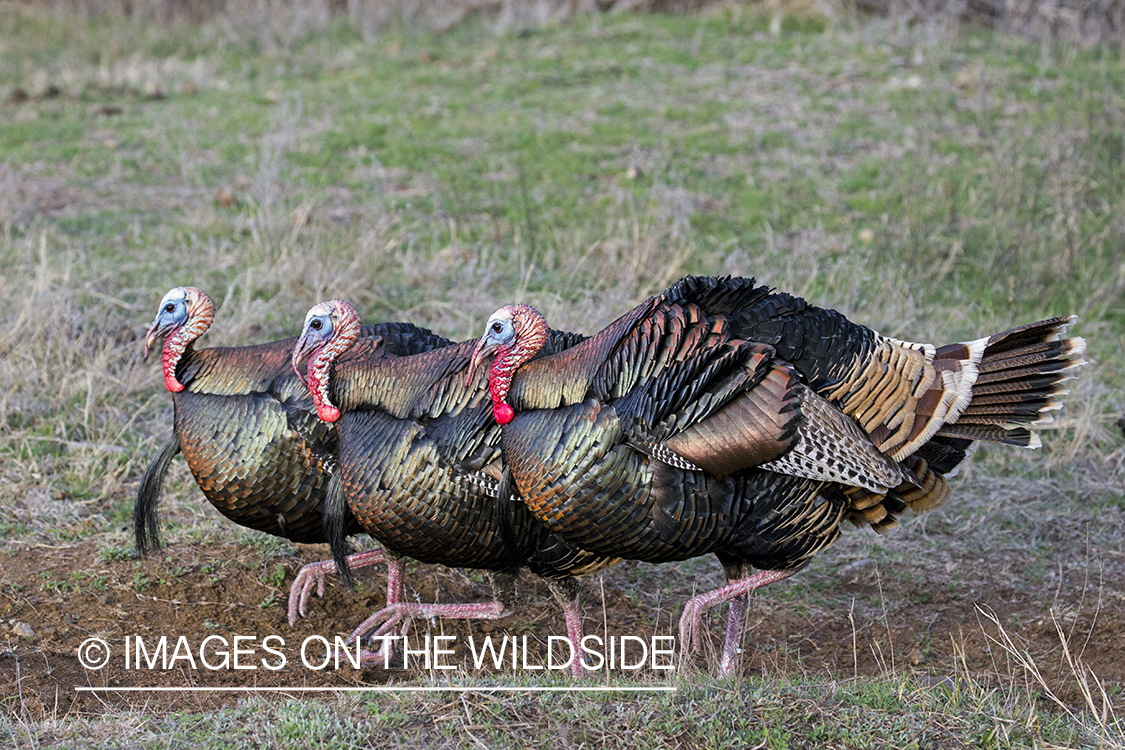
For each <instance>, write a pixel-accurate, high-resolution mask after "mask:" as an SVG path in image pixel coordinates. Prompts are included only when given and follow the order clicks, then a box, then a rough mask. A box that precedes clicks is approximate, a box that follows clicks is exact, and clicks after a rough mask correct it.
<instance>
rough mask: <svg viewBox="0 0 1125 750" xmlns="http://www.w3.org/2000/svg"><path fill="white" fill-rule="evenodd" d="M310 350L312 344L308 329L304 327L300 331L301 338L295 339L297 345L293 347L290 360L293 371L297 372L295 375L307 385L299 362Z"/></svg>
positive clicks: (303, 359)
mask: <svg viewBox="0 0 1125 750" xmlns="http://www.w3.org/2000/svg"><path fill="white" fill-rule="evenodd" d="M312 350H313V345H312V343H311V342H310V341H309V329H307V328H306V329H305V330H303V331H301V338H299V339H297V345H296V346H294V347H293V359H292V360H291V362H292V365H293V372H295V373H297V377H298V378H300V379H301V382H302V383H304V384H305V385H308V381H307V380H306V379H305V376H304V375H303V374H302V373H301V363H302V362H304V361H305V358H306V357H308V356H309V354H310V353H311V352H312Z"/></svg>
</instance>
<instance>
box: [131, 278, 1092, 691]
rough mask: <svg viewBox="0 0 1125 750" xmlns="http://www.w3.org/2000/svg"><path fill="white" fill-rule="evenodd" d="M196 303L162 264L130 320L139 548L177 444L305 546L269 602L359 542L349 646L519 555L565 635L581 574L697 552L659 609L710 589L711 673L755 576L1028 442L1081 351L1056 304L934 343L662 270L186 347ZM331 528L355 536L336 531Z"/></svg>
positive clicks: (702, 598)
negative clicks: (142, 364) (311, 546)
mask: <svg viewBox="0 0 1125 750" xmlns="http://www.w3.org/2000/svg"><path fill="white" fill-rule="evenodd" d="M214 314H215V308H214V304H213V303H212V301H211V299H210V298H209V297H208V296H207V295H206V294H205V293H204V292H203V291H201V290H200V289H197V288H195V287H179V288H176V289H173V290H171V291H170V292H168V293H167V294H166V295H165V296H164V298H163V299H162V300H161V301H160V306H159V308H158V311H157V314H156V318H155V320H154V321H153V322H152V325H151V327H150V328H149V329H148V332H147V335H146V336H145V352H146V354H147V353H148V352H149V351H150V350H151V348H152V346H153V345H154V343H155V342H156V340H157V339H163V344H162V348H161V365H162V368H163V374H164V384H165V387H166V389H167V390H168V391H169V392H170V393H171V394H172V401H173V404H174V427H173V433H172V436H171V438H170V439H169V440H168V441H167V442H166V443H165V444H164V445H163V446H162V447H161V449H160V450H159V452H158V453H157V455H156V456H155V457H154V458H153V460H152V462H151V463H150V465H149V467H148V469H147V470H146V472H145V474H144V477H143V479H142V481H141V484H140V488H139V490H138V494H137V500H136V506H135V516H134V518H135V536H136V544H137V548H138V550H139V551H141V552H145V551H148V550H150V549H153V548H157V547H159V546H160V538H159V533H158V531H159V523H158V518H157V506H158V500H159V496H160V493H161V486H162V484H163V480H164V476H165V474H166V472H167V470H168V468H169V465H170V463H171V461H172V459H173V458H174V456H175V454H176V453H182V454H183V455H184V459H185V460H186V461H187V465H188V467H189V469H190V470H191V473H192V475H193V476H194V477H195V479H196V482H197V483H198V484H199V488H200V489H201V490H202V491H203V494H204V496H206V498H207V499H208V500H209V501H210V502H211V504H212V505H214V506H215V508H216V509H217V510H218V511H219V512H220V513H221V514H223V515H224V516H226V517H227V518H229V519H230V520H232V521H234V522H235V523H237V524H239V525H241V526H245V527H247V528H251V529H255V530H257V531H262V532H265V533H267V534H272V535H275V536H279V537H284V538H286V539H290V540H292V541H295V542H303V543H325V542H326V543H328V544H329V545H330V546H331V549H332V554H333V559H332V560H328V561H325V562H320V563H313V564H311V565H306V566H305V567H304V568H302V569H301V570H300V571H299V573H298V574H297V577H296V580H295V581H294V582H293V585H292V588H291V590H290V596H289V608H288V617H289V623H290V625H293V624H295V623H296V621H297V618H298V617H299V616H303V615H305V614H306V612H307V606H308V601H309V599H310V597H311V596H312V593H313V591H314V590H316V591H317V593H318V594H320V595H323V593H324V587H325V583H326V580H327V578H328V576H330V575H333V574H338V575H340V576H341V577H342V578H343V579H344V580H345V581H350V576H351V571H352V570H353V569H354V568H358V567H361V566H366V565H372V564H376V563H380V562H385V563H386V564H387V567H388V573H387V597H386V605H385V606H384V607H383V608H382V609H380V610H379V611H377V612H375V613H374V614H372V615H371V617H369V618H368V619H367V620H365V621H364V622H362V623H360V624H359V625H358V626H357V627H355V629H354V631H353V633H352V638H353V639H355V640H357V641H359V642H360V643H369V644H373V643H376V642H379V641H377V640H375V639H378V637H379V636H383V635H389V634H392V633H393V632H395V631H398V632H405V629H406V628H408V627H409V625H410V623H411V621H412V620H414V619H417V618H434V617H442V618H473V619H497V618H503V617H507V616H509V615H510V614H512V612H513V611H514V610H515V609H516V608H517V607H518V605H519V597H518V595H517V588H516V581H517V578H518V575H519V573H520V570H521V569H522V568H526V569H527V570H528V571H529V572H530V573H531V574H532V575H535V576H538V577H540V578H542V579H543V581H544V582H545V584H546V586H547V587H548V590H549V591H550V592H551V593H552V595H553V596H554V598H555V599H556V601H557V602H558V604H559V606H560V607H561V608H562V611H563V615H564V620H565V623H566V631H567V632H566V637H567V639H568V640H569V642H570V643H571V645H572V648H574V650H573V652H572V653H580V651H579V650H578V648H577V646H578V644H580V643H581V641H582V638H583V615H582V610H581V608H580V604H579V584H578V581H577V579H578V578H579V577H581V576H583V575H586V574H588V573H592V572H595V571H598V570H602V569H604V568H606V567H608V566H612V565H614V564H616V563H617V562H619V561H621V560H624V559H629V560H642V561H646V562H652V563H663V562H672V561H677V560H686V559H689V558H694V557H698V556H701V555H708V554H714V555H716V556H717V558H718V560H719V562H720V563H721V565H722V567H723V570H724V572H725V574H726V579H727V581H726V584H725V585H723V586H720V587H717V588H715V589H713V590H710V591H707V592H705V593H702V594H700V595H698V596H695V597H693V598H692V599H690V600H689V601H687V602H686V603H685V604H684V607H683V613H682V616H681V618H680V621H679V639H678V644H679V647H680V650H681V654H687V653H691V652H693V651H698V649H699V647H700V643H701V639H702V632H701V628H702V616H703V614H704V613H705V612H706V611H707V610H708V609H711V608H713V607H716V606H718V605H720V604H722V603H723V602H729V604H730V606H729V609H728V615H727V627H726V639H725V643H724V646H723V650H722V655H721V660H720V664H719V671H720V673H721V674H729V673H731V672H732V671H734V670H735V669H736V667H737V664H738V658H737V655H738V653H739V642H740V640H741V637H742V629H743V626H744V621H745V616H746V608H747V603H748V599H749V595H750V594H751V593H752V592H753V591H754V590H755V589H757V588H760V587H762V586H764V585H766V584H769V583H773V582H775V581H779V580H782V579H784V578H787V577H789V576H791V575H793V574H794V573H795V572H797V571H798V570H800V569H801V568H802V567H803V566H804V565H805V564H806V563H807V562H808V561H809V560H810V559H811V558H812V556H813V555H815V554H816V553H817V552H819V551H820V550H822V549H824V548H825V547H827V546H828V545H830V544H832V542H834V541H835V540H836V539H837V538H838V537H839V535H840V526H841V524H842V522H843V521H849V522H851V523H852V524H855V525H857V526H863V525H867V526H870V527H871V528H873V529H874V530H875V531H876V532H879V533H883V532H885V531H888V530H889V529H891V528H893V527H894V526H895V525H897V523H898V517H899V516H900V515H902V514H903V513H904V512H905V511H906V510H907V509H910V510H912V511H914V512H924V511H928V510H931V509H933V508H936V507H938V506H939V505H941V504H942V503H944V502H945V501H946V500H947V499H948V498H949V495H950V488H949V484H948V482H947V479H948V478H949V477H951V476H953V475H954V474H955V473H956V471H957V470H958V468H959V466H960V465H961V463H962V462H963V461H964V460H965V459H966V457H967V456H968V455H969V454H970V453H971V452H972V450H973V448H974V447H975V444H976V443H977V442H978V441H986V442H994V443H1006V444H1009V445H1015V446H1022V447H1029V448H1034V447H1037V446H1039V444H1040V440H1039V435H1038V431H1039V430H1040V429H1041V428H1042V427H1044V426H1045V425H1047V424H1048V423H1050V422H1051V421H1052V412H1053V411H1055V410H1057V409H1059V408H1060V407H1061V401H1060V399H1061V397H1062V396H1064V395H1066V393H1067V390H1065V383H1066V381H1067V380H1070V379H1071V378H1074V377H1075V376H1076V374H1077V370H1078V368H1079V366H1080V365H1082V364H1084V359H1083V352H1084V351H1085V342H1084V341H1083V339H1081V338H1077V337H1068V336H1067V335H1066V329H1067V326H1068V325H1070V324H1072V323H1073V322H1074V318H1073V317H1060V318H1053V319H1050V320H1044V321H1040V322H1037V323H1031V324H1029V325H1024V326H1020V327H1018V328H1013V329H1012V330H1009V331H1004V332H1003V333H997V334H994V335H992V336H987V337H985V338H981V339H977V340H975V341H968V342H964V343H956V344H949V345H946V346H940V347H936V346H933V345H931V344H919V343H910V342H906V341H899V340H896V339H893V338H889V337H886V336H882V335H880V334H878V333H876V332H875V331H872V330H871V329H869V328H866V327H864V326H862V325H859V324H857V323H853V322H851V321H850V320H848V319H847V318H845V317H844V316H843V315H841V314H840V313H838V312H836V311H835V310H828V309H822V308H818V307H814V306H813V305H811V304H809V303H807V302H806V301H805V300H803V299H801V298H799V297H795V296H793V295H790V294H786V293H784V292H778V291H775V290H772V289H770V288H768V287H766V286H761V285H758V284H756V283H755V281H754V280H753V279H745V278H704V277H691V276H689V277H685V278H683V279H681V280H680V281H678V282H676V283H675V284H673V285H671V286H670V287H668V288H667V289H666V290H664V291H663V292H662V293H660V294H658V295H656V296H654V297H652V298H650V299H648V300H646V301H644V302H643V303H641V304H640V305H638V306H637V307H635V308H634V309H632V310H630V311H629V312H627V313H625V314H624V315H623V316H621V317H620V318H618V319H617V320H616V321H614V322H613V323H611V324H610V325H609V326H607V327H606V328H605V329H604V330H602V331H601V332H599V333H597V334H595V335H593V336H590V337H584V336H582V335H579V334H574V333H566V332H561V331H555V330H552V329H550V328H549V327H548V326H547V322H546V321H545V320H544V318H543V316H542V315H540V314H539V313H538V312H536V311H535V310H534V309H532V308H531V307H528V306H526V305H511V306H507V307H503V308H501V309H499V310H497V311H496V312H495V313H494V314H493V315H492V316H491V317H490V318H489V320H488V322H487V324H486V326H485V330H484V334H483V336H482V337H481V338H480V339H479V340H470V341H464V342H461V343H454V342H451V341H449V340H447V339H444V338H442V337H440V336H438V335H436V334H434V333H432V332H430V331H428V330H426V329H423V328H419V327H417V326H414V325H412V324H410V323H381V324H376V325H366V326H361V324H360V318H359V315H358V314H357V313H356V311H355V310H354V309H353V308H352V307H351V306H350V305H349V304H348V303H347V302H344V301H342V300H330V301H326V302H321V303H319V304H317V305H315V306H313V307H312V308H311V309H310V310H309V311H308V314H307V316H306V317H305V320H304V325H303V328H302V331H301V334H300V336H299V337H297V338H291V339H286V340H283V341H276V342H272V343H267V344H261V345H258V346H247V347H233V348H199V349H197V348H196V346H195V344H196V341H197V339H199V337H200V336H202V335H203V334H204V333H205V332H206V331H207V329H208V327H209V326H210V324H211V322H212V320H213V318H214ZM357 534H367V535H369V536H371V537H373V538H374V539H375V540H377V541H378V543H379V550H374V551H367V552H361V553H357V554H349V552H350V549H351V548H350V545H349V542H348V538H349V537H352V536H355V535H357ZM407 558H411V559H414V560H417V561H419V562H422V563H427V564H437V565H446V566H451V567H458V568H472V569H479V570H483V571H487V573H488V576H489V578H490V580H491V582H492V591H493V598H492V601H489V602H484V603H480V602H474V603H442V604H437V603H432V604H430V603H419V602H409V601H405V600H404V593H403V592H404V588H403V586H404V583H403V581H404V574H405V563H406V560H407ZM381 642H382V643H385V644H390V643H392V642H391V641H387V640H386V639H381ZM390 649H391V646H390V645H385V646H383V647H382V648H381V649H380V650H379V651H376V652H370V651H364V652H363V656H364V659H365V660H366V661H368V662H371V663H376V662H380V661H382V660H383V659H384V658H385V657H386V656H387V654H388V652H389V650H390ZM584 667H585V664H584V663H582V662H581V661H580V660H575V661H574V662H573V663H572V665H571V669H572V671H573V673H574V674H575V675H581V674H582V673H583V671H584Z"/></svg>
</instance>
